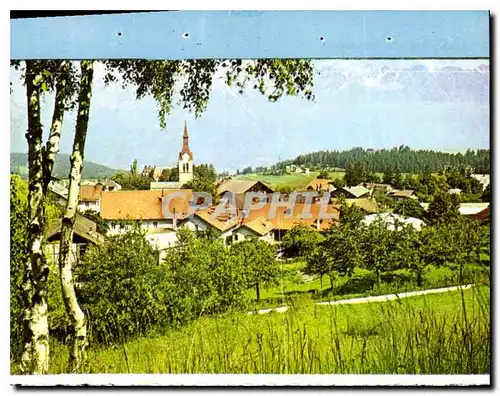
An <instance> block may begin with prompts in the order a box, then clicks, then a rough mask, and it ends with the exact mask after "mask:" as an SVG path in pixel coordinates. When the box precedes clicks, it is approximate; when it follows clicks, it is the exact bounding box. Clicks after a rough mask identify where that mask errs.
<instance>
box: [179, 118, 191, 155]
mask: <svg viewBox="0 0 500 396" xmlns="http://www.w3.org/2000/svg"><path fill="white" fill-rule="evenodd" d="M183 154H187V155H189V159H190V160H192V159H193V153H192V151H191V150H190V149H189V135H188V129H187V122H186V121H184V135H183V136H182V150H181V152H180V153H179V159H182V155H183Z"/></svg>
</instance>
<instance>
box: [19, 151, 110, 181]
mask: <svg viewBox="0 0 500 396" xmlns="http://www.w3.org/2000/svg"><path fill="white" fill-rule="evenodd" d="M27 164H28V154H27V153H10V173H12V174H17V175H20V176H21V177H23V178H27V177H28V165H27ZM116 172H117V170H116V169H112V168H109V167H107V166H105V165H102V164H97V163H95V162H91V161H83V178H84V179H108V178H110V177H111V176H112V175H113V174H114V173H116ZM68 174H69V154H59V155H58V156H57V159H56V163H55V164H54V170H53V172H52V175H53V176H54V177H56V178H61V179H65V178H67V177H68Z"/></svg>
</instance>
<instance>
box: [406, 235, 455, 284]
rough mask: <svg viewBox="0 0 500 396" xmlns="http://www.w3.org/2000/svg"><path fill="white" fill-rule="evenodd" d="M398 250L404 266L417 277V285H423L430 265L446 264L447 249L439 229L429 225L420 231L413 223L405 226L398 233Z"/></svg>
mask: <svg viewBox="0 0 500 396" xmlns="http://www.w3.org/2000/svg"><path fill="white" fill-rule="evenodd" d="M397 237H398V243H397V249H396V252H397V254H398V258H399V260H400V262H401V267H402V268H408V269H409V270H410V271H412V272H413V273H414V275H415V277H416V281H417V285H418V286H419V287H422V286H423V274H424V272H425V270H426V268H427V267H428V266H429V265H436V266H440V265H442V264H444V261H445V258H446V251H445V247H444V240H443V235H442V233H441V232H440V230H439V229H437V228H435V227H432V226H427V227H423V228H422V229H421V230H420V231H417V230H415V228H414V227H413V226H411V225H405V226H403V227H402V228H401V229H400V230H399V231H398V234H397Z"/></svg>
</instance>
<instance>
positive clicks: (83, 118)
mask: <svg viewBox="0 0 500 396" xmlns="http://www.w3.org/2000/svg"><path fill="white" fill-rule="evenodd" d="M93 63H94V62H93V61H82V62H81V79H80V92H79V95H78V112H77V117H76V128H75V137H74V140H73V151H72V154H71V158H70V175H69V176H70V177H69V187H68V200H67V202H66V208H65V211H64V216H63V219H62V226H61V242H60V248H59V273H60V277H61V287H62V295H63V299H64V305H65V306H66V311H67V313H68V315H69V317H70V320H71V326H72V334H71V346H70V354H69V362H68V364H69V370H70V371H72V372H75V371H77V370H78V369H79V367H80V365H81V363H82V361H83V358H84V357H85V356H84V354H85V346H86V340H87V328H86V323H85V315H84V313H83V311H82V310H81V308H80V306H79V304H78V300H77V298H76V294H75V285H74V281H73V270H72V266H73V262H72V261H73V254H72V253H73V252H72V249H71V247H72V241H73V233H74V228H75V219H76V213H77V212H76V210H77V206H78V195H79V192H80V180H81V178H82V169H83V158H84V151H85V140H86V137H87V128H88V122H89V112H90V99H91V97H92V79H93V75H94V64H93Z"/></svg>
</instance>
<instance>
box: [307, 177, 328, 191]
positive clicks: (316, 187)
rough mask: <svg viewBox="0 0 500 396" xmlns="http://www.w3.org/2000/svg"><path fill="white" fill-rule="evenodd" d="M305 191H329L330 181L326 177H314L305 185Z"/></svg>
mask: <svg viewBox="0 0 500 396" xmlns="http://www.w3.org/2000/svg"><path fill="white" fill-rule="evenodd" d="M306 190H307V191H318V192H320V191H330V182H329V181H328V180H326V179H314V180H311V181H310V182H309V184H308V185H307V186H306Z"/></svg>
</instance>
